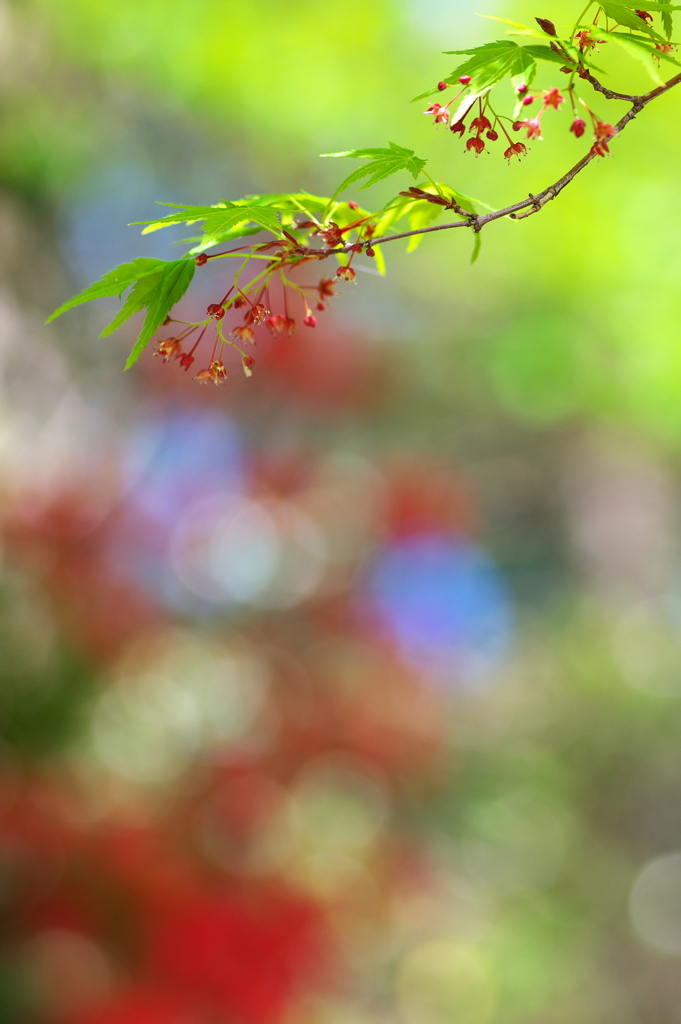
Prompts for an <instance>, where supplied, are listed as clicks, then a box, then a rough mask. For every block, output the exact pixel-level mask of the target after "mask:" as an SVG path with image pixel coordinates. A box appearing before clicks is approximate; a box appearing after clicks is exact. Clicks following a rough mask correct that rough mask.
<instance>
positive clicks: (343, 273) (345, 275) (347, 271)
mask: <svg viewBox="0 0 681 1024" xmlns="http://www.w3.org/2000/svg"><path fill="white" fill-rule="evenodd" d="M336 277H340V278H341V280H343V281H354V280H355V278H356V277H357V273H356V271H354V270H353V269H352V267H339V268H338V270H337V271H336Z"/></svg>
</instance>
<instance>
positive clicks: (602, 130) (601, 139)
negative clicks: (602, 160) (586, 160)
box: [591, 121, 617, 156]
mask: <svg viewBox="0 0 681 1024" xmlns="http://www.w3.org/2000/svg"><path fill="white" fill-rule="evenodd" d="M594 133H595V136H596V141H595V142H594V144H593V146H592V147H591V152H592V153H593V155H594V156H606V155H608V156H609V155H610V150H609V149H608V140H609V139H612V138H613V137H614V136H615V135H617V131H616V129H615V128H613V126H612V125H611V124H608V123H607V122H606V121H596V124H595V125H594Z"/></svg>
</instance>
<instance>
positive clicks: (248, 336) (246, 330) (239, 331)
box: [229, 327, 255, 345]
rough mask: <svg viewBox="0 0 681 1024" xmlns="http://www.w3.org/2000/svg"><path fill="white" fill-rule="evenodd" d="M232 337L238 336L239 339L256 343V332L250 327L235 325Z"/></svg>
mask: <svg viewBox="0 0 681 1024" xmlns="http://www.w3.org/2000/svg"><path fill="white" fill-rule="evenodd" d="M229 336H230V338H237V339H238V340H239V341H248V342H250V343H251V345H255V333H254V332H253V331H252V330H251V328H250V327H235V328H234V330H233V331H231V332H230V335H229Z"/></svg>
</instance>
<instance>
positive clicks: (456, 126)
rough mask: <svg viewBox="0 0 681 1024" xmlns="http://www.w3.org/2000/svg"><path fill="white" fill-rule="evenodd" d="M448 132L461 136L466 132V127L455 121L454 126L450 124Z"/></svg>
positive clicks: (461, 122)
mask: <svg viewBox="0 0 681 1024" xmlns="http://www.w3.org/2000/svg"><path fill="white" fill-rule="evenodd" d="M449 130H450V132H454V134H455V135H457V134H458V135H459V136H461V135H463V133H464V132H465V131H466V125H465V124H464V123H463V121H457V122H456V124H450V126H449Z"/></svg>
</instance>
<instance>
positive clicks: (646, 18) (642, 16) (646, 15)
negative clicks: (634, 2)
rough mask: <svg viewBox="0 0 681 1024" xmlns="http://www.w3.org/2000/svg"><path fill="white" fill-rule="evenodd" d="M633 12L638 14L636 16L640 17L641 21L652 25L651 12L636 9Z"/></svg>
mask: <svg viewBox="0 0 681 1024" xmlns="http://www.w3.org/2000/svg"><path fill="white" fill-rule="evenodd" d="M635 13H636V14H638V16H639V18H640V19H641V21H645V22H648V23H649V24H651V25H652V23H653V16H652V14H651V13H650V12H649V11H636V12H635Z"/></svg>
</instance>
